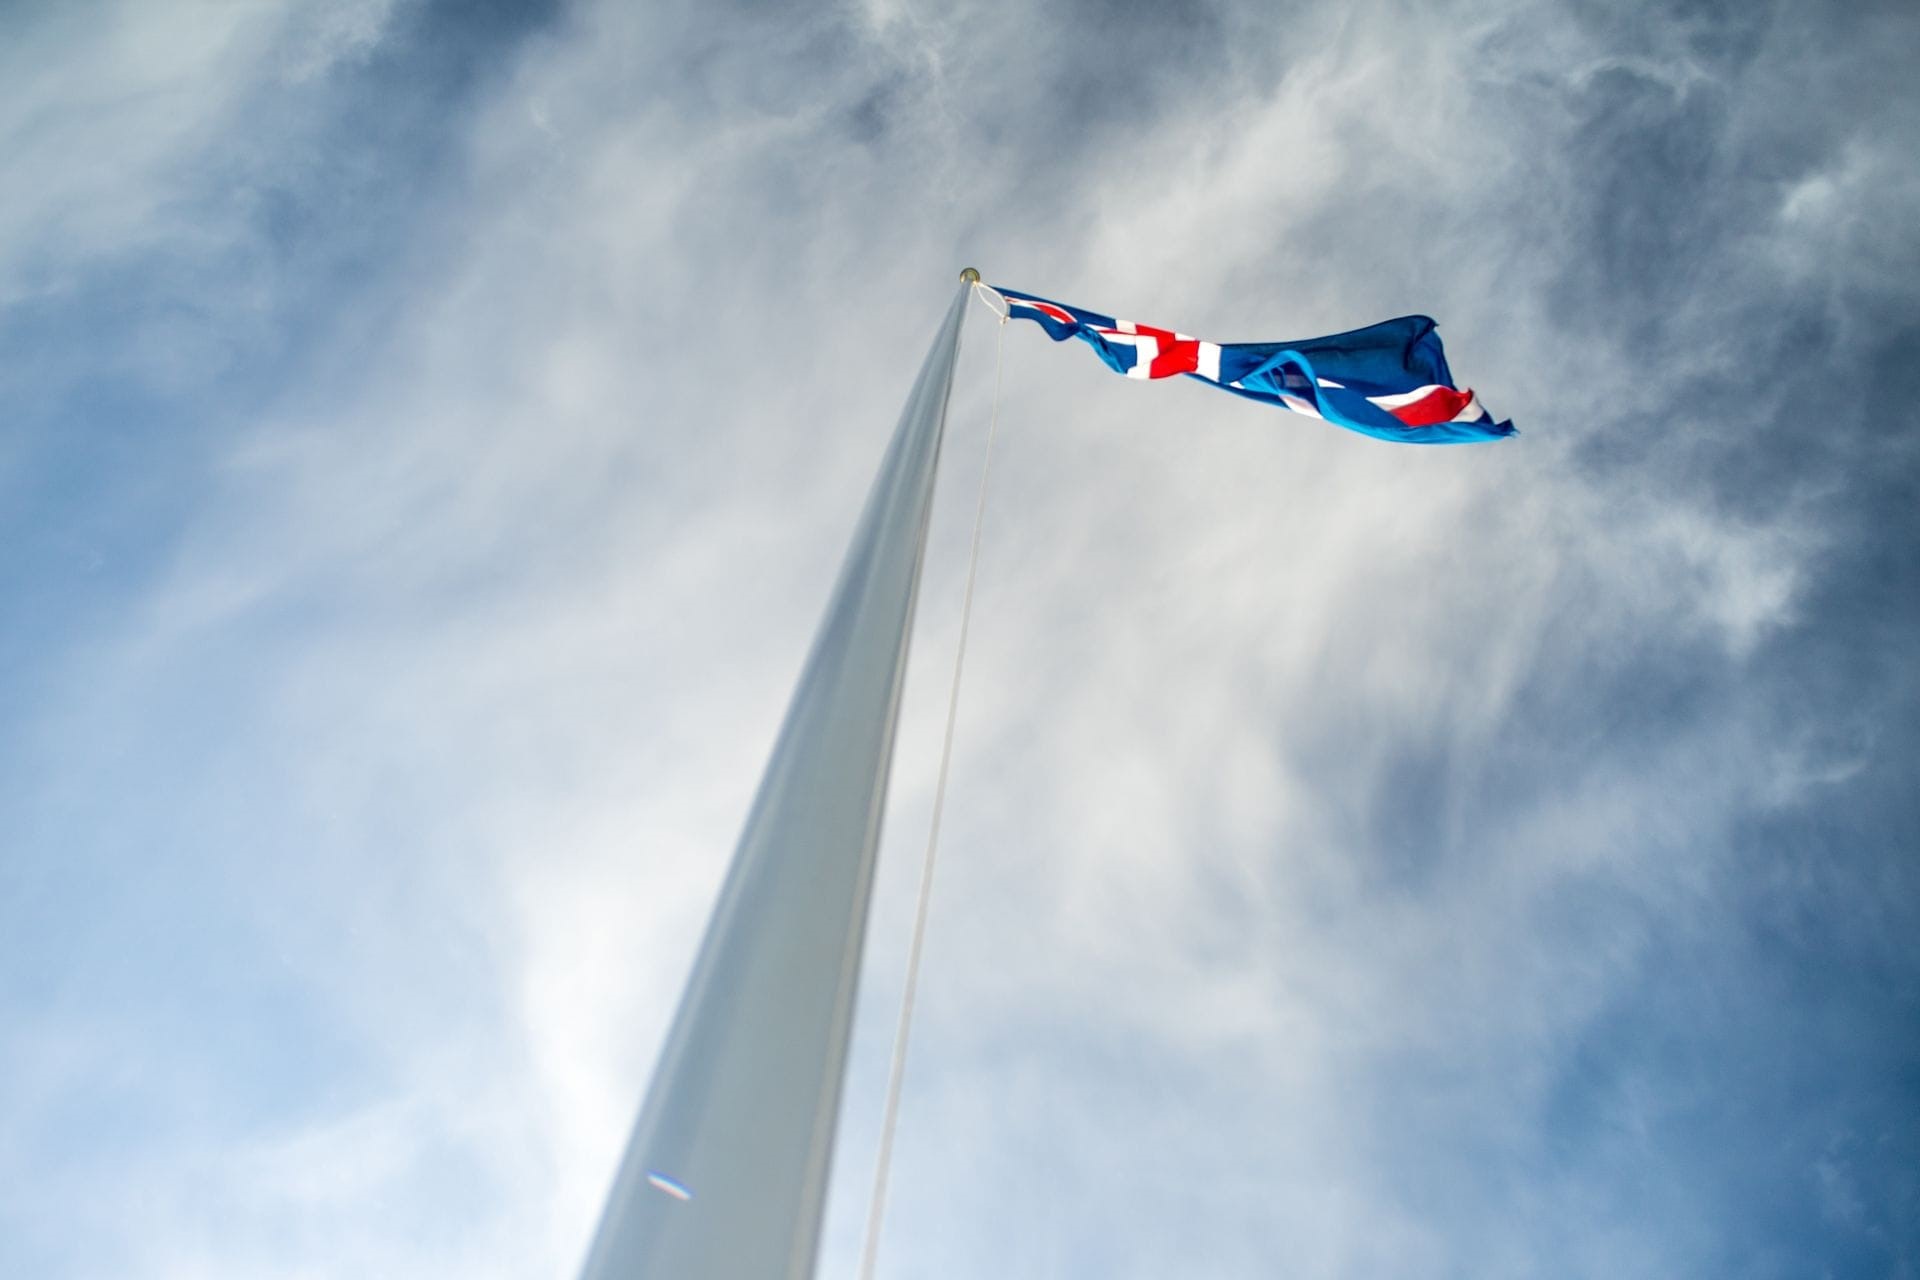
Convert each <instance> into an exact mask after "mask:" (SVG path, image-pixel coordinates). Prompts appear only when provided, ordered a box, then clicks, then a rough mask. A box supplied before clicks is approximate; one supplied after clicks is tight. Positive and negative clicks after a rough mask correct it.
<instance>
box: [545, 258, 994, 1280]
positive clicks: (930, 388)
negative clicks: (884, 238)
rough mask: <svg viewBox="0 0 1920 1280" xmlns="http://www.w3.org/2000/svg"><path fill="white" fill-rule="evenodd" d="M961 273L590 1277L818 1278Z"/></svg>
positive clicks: (639, 1128)
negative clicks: (816, 1267) (842, 1089)
mask: <svg viewBox="0 0 1920 1280" xmlns="http://www.w3.org/2000/svg"><path fill="white" fill-rule="evenodd" d="M961 279H962V284H961V288H960V292H959V294H958V295H957V296H956V297H955V298H954V300H953V305H952V306H951V307H949V308H948V310H947V316H946V320H945V321H944V322H943V323H942V324H941V326H940V331H939V333H938V334H937V335H936V336H935V338H934V340H933V346H932V348H931V350H929V351H928V352H927V358H926V361H925V363H924V364H922V365H921V368H920V375H919V377H918V378H917V379H916V380H915V382H914V384H913V390H912V392H911V393H910V394H909V395H908V397H907V403H906V407H905V409H904V410H903V411H902V412H901V415H900V424H899V426H898V427H897V428H896V429H895V431H894V436H893V442H892V444H891V445H889V446H888V449H887V453H886V456H885V458H884V459H882V461H881V464H880V472H879V475H878V476H876V477H875V479H874V482H873V488H872V491H871V492H870V493H869V494H868V497H867V503H866V507H865V509H864V511H863V512H862V514H861V516H860V523H859V525H858V526H857V527H856V529H855V531H854V535H853V542H852V545H851V546H850V547H849V548H848V550H847V556H846V561H845V563H844V564H843V565H842V566H841V569H840V578H839V581H838V583H837V584H836V585H835V587H834V589H833V595H832V596H831V598H830V599H829V602H828V604H827V611H826V616H825V618H824V619H823V620H822V621H821V624H820V630H819V632H818V634H817V635H816V636H815V638H814V642H813V651H812V653H811V654H810V655H809V657H808V658H807V663H806V666H805V668H804V669H803V670H802V672H801V675H800V682H799V684H798V685H797V686H796V688H795V689H794V694H793V701H792V703H791V704H790V705H789V707H788V709H787V717H786V721H785V723H784V724H783V725H782V727H781V729H780V735H779V737H778V738H777V739H776V741H775V743H774V748H773V756H772V759H771V760H770V761H769V762H768V764H767V770H766V774H765V776H764V777H763V778H762V779H761V782H760V790H759V793H758V794H757V795H756V796H755V798H754V802H753V808H752V809H751V811H750V812H749V814H748V817H747V824H746V829H745V831H744V832H743V833H742V834H741V837H740V844H739V846H738V848H737V849H736V850H735V852H734V856H733V864H732V866H731V868H730V869H729V870H728V872H727V878H726V883H725V884H724V885H723V886H722V888H721V891H720V898H719V902H718V903H717V905H716V906H715V907H714V911H713V918H712V920H711V921H710V922H709V924H708V926H707V934H706V938H705V940H704V941H703V942H702V943H701V946H700V954H699V957H698V959H697V960H696V961H695V963H694V968H693V974H692V977H691V978H690V979H689V980H688V983H687V990H686V993H685V995H684V996H683V997H682V998H681V1003H680V1009H679V1012H678V1013H677V1014H676V1015H675V1017H674V1021H673V1027H672V1029H671V1031H670V1032H669V1033H668V1036H667V1041H666V1048H665V1050H664V1051H663V1052H662V1054H661V1057H660V1063H659V1066H658V1068H657V1069H656V1071H655V1074H654V1078H653V1084H652V1087H651V1088H650V1089H649V1090H648V1091H647V1096H646V1101H645V1103H644V1104H643V1105H642V1107H641V1109H640V1118H639V1120H638V1121H637V1122H636V1123H635V1125H634V1129H633V1136H632V1138H631V1139H630V1140H629V1142H628V1145H627V1150H626V1154H625V1156H624V1158H623V1159H622V1161H621V1164H620V1170H619V1173H618V1174H617V1176H616V1177H615V1180H614V1184H613V1189H612V1191H611V1192H610V1193H609V1195H608V1197H607V1204H606V1208H605V1210H604V1212H603V1213H602V1216H601V1219H600V1225H599V1229H598V1230H597V1231H596V1232H595V1235H594V1240H593V1246H592V1248H591V1250H590V1251H589V1253H588V1255H587V1261H586V1265H585V1267H584V1268H583V1269H582V1271H581V1276H582V1280H760V1278H761V1277H765V1280H807V1278H808V1277H810V1276H811V1275H812V1274H813V1268H814V1262H815V1255H816V1253H817V1252H818V1243H819V1235H820V1219H821V1213H822V1210H823V1209H824V1207H825V1201H826V1191H827V1172H828V1164H829V1161H830V1159H831V1157H832V1153H833V1138H834V1129H835V1124H836V1121H837V1118H838V1113H839V1101H840V1086H841V1080H842V1078H843V1076H844V1074H845V1067H846V1056H847V1039H848V1033H849V1031H850V1030H851V1026H852V1021H853V1004H854V992H855V986H856V984H857V982H858V979H859V969H860V952H861V947H862V944H863V941H864V937H865V932H866V916H867V902H868V898H869V896H870V894H871V890H872V886H873V863H874V854H875V850H876V846H877V845H878V842H879V836H880V821H881V814H882V810H883V808H884V806H885V801H886V782H887V768H888V764H889V762H890V761H891V759H892V755H893V740H894V729H895V725H896V722H897V720H898V716H899V708H900V689H901V685H902V682H903V680H904V677H905V674H906V665H907V641H908V635H909V632H910V630H911V627H912V622H913V608H914V601H915V598H916V596H917V594H918V590H919V582H920V565H921V558H922V553H923V552H924V550H925V546H926V535H927V517H928V513H929V512H930V510H931V509H932V505H933V482H934V475H935V471H936V469H937V467H938V464H939V458H940V441H941V437H942V434H943V433H944V431H945V427H946V412H947V397H948V393H949V391H950V390H951V388H952V385H953V367H954V360H955V357H956V355H957V353H958V351H959V344H960V324H961V320H962V319H963V317H964V315H965V309H966V302H967V295H968V293H969V292H970V290H971V288H972V285H973V282H974V281H976V280H978V279H979V275H978V273H977V272H974V271H973V270H972V269H971V268H969V269H968V270H967V272H965V273H963V274H962V277H961Z"/></svg>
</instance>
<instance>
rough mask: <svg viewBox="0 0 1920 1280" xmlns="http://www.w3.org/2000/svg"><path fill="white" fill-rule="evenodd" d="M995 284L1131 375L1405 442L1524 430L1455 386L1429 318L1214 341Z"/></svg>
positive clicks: (1050, 329)
mask: <svg viewBox="0 0 1920 1280" xmlns="http://www.w3.org/2000/svg"><path fill="white" fill-rule="evenodd" d="M995 291H996V292H997V293H999V295H1000V296H1001V297H1002V298H1004V299H1005V300H1006V304H1007V314H1008V315H1009V316H1010V317H1013V318H1015V319H1021V320H1033V321H1036V322H1038V323H1039V325H1040V327H1041V328H1043V329H1045V330H1046V331H1047V336H1048V337H1050V338H1052V339H1053V340H1054V341H1055V342H1064V341H1066V340H1067V339H1068V338H1079V339H1080V340H1081V341H1082V342H1085V343H1086V344H1087V345H1088V346H1090V347H1092V348H1093V349H1094V351H1096V352H1097V353H1099V356H1100V358H1101V359H1102V360H1104V361H1106V363H1107V366H1108V367H1109V368H1111V369H1112V370H1113V371H1114V372H1115V373H1119V374H1123V375H1125V376H1126V377H1129V378H1170V377H1172V376H1173V375H1175V374H1185V375H1186V376H1187V377H1190V378H1198V379H1200V380H1201V381H1202V382H1208V383H1211V384H1213V385H1214V386H1216V387H1219V388H1220V389H1222V390H1223V391H1231V392H1233V393H1234V394H1235V395H1242V396H1245V397H1247V398H1248V399H1249V400H1258V401H1260V402H1262V403H1263V404H1272V405H1278V406H1280V407H1281V408H1283V409H1291V410H1292V411H1293V412H1295V413H1304V414H1306V415H1308V416H1309V417H1314V418H1324V419H1325V420H1326V421H1328V422H1331V423H1334V424H1335V425H1337V426H1342V427H1345V428H1347V429H1348V430H1349V431H1358V432H1360V433H1362V434H1363V435H1369V436H1374V437H1376V438H1377V439H1381V440H1393V441H1398V442H1399V443H1402V444H1470V443H1474V442H1476V441H1481V440H1499V439H1501V438H1502V437H1505V436H1510V435H1513V434H1514V428H1513V424H1512V423H1511V422H1505V421H1496V420H1495V419H1494V417H1493V415H1492V414H1490V413H1488V412H1487V411H1486V409H1485V408H1484V407H1483V406H1482V405H1481V404H1480V401H1479V399H1478V397H1476V396H1475V395H1474V394H1473V392H1472V391H1471V390H1470V389H1468V388H1465V387H1461V386H1458V385H1456V384H1455V382H1454V380H1453V373H1452V371H1451V370H1449V369H1448V368H1447V355H1446V352H1445V351H1444V350H1443V349H1442V348H1441V346H1440V335H1439V334H1438V333H1437V332H1435V329H1436V326H1435V324H1434V322H1433V321H1432V320H1430V319H1429V318H1427V317H1426V316H1401V317H1400V318H1399V319H1397V320H1387V321H1383V322H1381V323H1380V324H1376V325H1369V326H1368V327H1367V328H1365V329H1355V330H1353V331H1352V332H1351V333H1336V334H1333V335H1331V336H1330V337H1325V338H1305V339H1302V340H1300V341H1297V342H1206V341H1204V340H1202V339H1199V338H1194V337H1190V336H1189V335H1187V334H1184V333H1175V332H1174V331H1173V330H1171V329H1156V328H1153V327H1152V326H1150V325H1144V324H1135V323H1133V322H1132V321H1130V320H1116V319H1114V318H1113V317H1112V316H1103V315H1099V314H1097V313H1095V312H1092V311H1085V310H1082V309H1081V308H1079V307H1070V306H1067V305H1066V304H1065V303H1060V302H1052V301H1050V300H1048V299H1046V298H1040V297H1035V296H1034V295H1033V294H1030V293H1023V292H1021V291H1020V290H1018V289H1000V288H997V287H996V290H995Z"/></svg>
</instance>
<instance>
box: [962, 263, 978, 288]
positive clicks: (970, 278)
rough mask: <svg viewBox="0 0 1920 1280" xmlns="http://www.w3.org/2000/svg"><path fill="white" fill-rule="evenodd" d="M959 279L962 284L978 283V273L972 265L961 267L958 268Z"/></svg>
mask: <svg viewBox="0 0 1920 1280" xmlns="http://www.w3.org/2000/svg"><path fill="white" fill-rule="evenodd" d="M960 281H961V283H963V284H979V283H980V273H979V272H978V271H975V270H974V269H973V268H972V267H962V268H961V270H960Z"/></svg>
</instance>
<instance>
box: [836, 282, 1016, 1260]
mask: <svg viewBox="0 0 1920 1280" xmlns="http://www.w3.org/2000/svg"><path fill="white" fill-rule="evenodd" d="M973 290H974V296H975V297H977V298H979V299H980V300H981V301H982V302H983V303H985V304H986V307H987V310H989V311H991V312H993V313H994V315H996V316H998V317H999V320H1000V323H999V326H998V332H997V334H996V336H995V338H994V343H993V405H992V408H991V409H990V410H989V411H988V414H987V447H986V450H985V453H984V456H983V457H982V458H981V460H980V496H979V499H978V500H977V501H976V502H975V504H974V509H973V542H972V545H971V547H970V548H969V549H968V551H967V586H966V590H965V592H964V593H963V594H962V597H961V601H960V640H959V643H958V644H956V645H955V646H954V651H953V684H952V686H951V687H950V688H949V690H948V692H947V727H946V734H945V737H944V738H943V740H942V742H941V744H940V772H939V775H938V777H937V779H936V780H935V782H934V786H933V818H932V821H931V822H930V823H929V826H928V830H927V853H926V857H925V858H924V859H923V860H922V862H921V864H920V901H919V905H918V906H917V907H916V908H915V910H914V917H913V938H912V941H911V942H909V943H908V945H907V980H906V986H905V987H904V988H903V989H902V991H901V994H900V1020H899V1022H898V1024H897V1025H896V1026H895V1029H894V1033H893V1062H892V1064H891V1065H890V1066H889V1067H888V1069H887V1101H886V1109H885V1110H884V1111H883V1112H882V1113H881V1119H880V1151H879V1155H878V1156H877V1157H876V1160H875V1167H874V1174H873V1198H872V1200H871V1201H870V1202H869V1203H868V1206H867V1239H866V1246H865V1247H864V1249H862V1251H861V1255H860V1280H873V1270H874V1265H875V1264H876V1263H877V1262H878V1260H879V1256H880V1227H881V1223H882V1221H883V1220H884V1219H885V1217H886V1211H887V1177H888V1174H889V1173H890V1172H891V1170H892V1166H893V1135H894V1130H895V1128H896V1127H897V1125H898V1122H899V1119H900V1094H901V1088H902V1085H903V1084H904V1082H905V1080H906V1072H907V1040H908V1037H909V1036H910V1035H911V1033H912V1031H913V1004H914V994H915V992H916V990H917V989H918V987H919V983H920V954H921V950H922V947H923V945H924V944H925V942H926V936H927V909H928V906H929V904H930V903H931V902H932V900H933V864H934V859H935V857H936V855H937V854H938V852H939V848H940V815H941V812H942V811H943V810H944V808H945V806H946V798H947V770H948V767H949V766H950V765H951V764H952V763H953V724H954V720H955V719H956V718H957V716H958V713H959V710H960V672H961V669H962V667H963V666H964V665H965V662H966V657H967V624H968V622H969V621H970V620H971V619H972V617H973V583H974V577H975V574H976V572H977V570H978V569H979V566H980V526H981V524H982V523H983V521H984V518H985V516H986V513H987V477H988V476H989V475H991V474H992V471H993V437H994V433H995V432H996V431H997V430H998V428H999V425H1000V365H1001V353H1002V351H1003V349H1004V347H1005V344H1006V336H1007V315H1008V313H1007V311H1005V310H1003V309H1002V308H1001V307H996V306H994V305H993V302H992V298H991V297H989V295H992V297H998V296H999V295H998V294H995V293H994V291H993V290H992V289H990V288H988V287H987V286H986V285H984V284H981V283H979V281H978V280H975V282H974V286H973Z"/></svg>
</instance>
